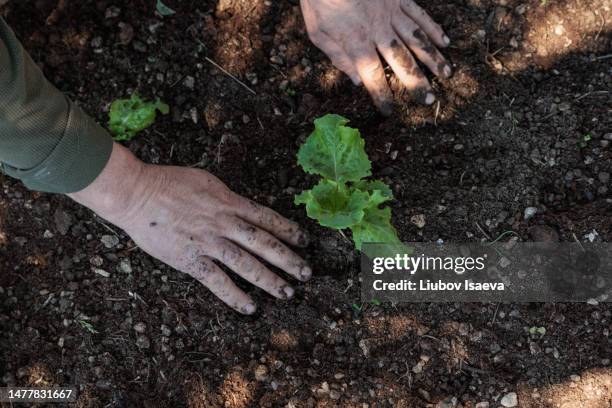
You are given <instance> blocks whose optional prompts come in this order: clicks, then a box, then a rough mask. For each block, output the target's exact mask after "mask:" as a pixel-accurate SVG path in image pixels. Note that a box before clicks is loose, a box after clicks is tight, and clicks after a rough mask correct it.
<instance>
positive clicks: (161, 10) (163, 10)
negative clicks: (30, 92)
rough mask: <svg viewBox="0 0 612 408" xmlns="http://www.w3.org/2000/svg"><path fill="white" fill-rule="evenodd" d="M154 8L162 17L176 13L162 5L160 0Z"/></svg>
mask: <svg viewBox="0 0 612 408" xmlns="http://www.w3.org/2000/svg"><path fill="white" fill-rule="evenodd" d="M155 8H156V9H157V12H158V13H159V14H161V15H162V16H164V17H166V16H171V15H173V14H176V11H174V10H172V9H171V8H170V7H168V6H166V5H165V4H164V3H162V1H161V0H157V5H156V6H155Z"/></svg>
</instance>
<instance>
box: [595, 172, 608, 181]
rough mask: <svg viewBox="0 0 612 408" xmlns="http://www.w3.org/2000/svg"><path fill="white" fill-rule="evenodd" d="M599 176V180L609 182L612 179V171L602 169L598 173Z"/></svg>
mask: <svg viewBox="0 0 612 408" xmlns="http://www.w3.org/2000/svg"><path fill="white" fill-rule="evenodd" d="M597 178H599V181H601V182H602V184H608V182H609V181H610V173H607V172H605V171H602V172H601V173H599V174H598V175H597Z"/></svg>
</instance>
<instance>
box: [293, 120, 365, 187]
mask: <svg viewBox="0 0 612 408" xmlns="http://www.w3.org/2000/svg"><path fill="white" fill-rule="evenodd" d="M314 123H315V130H314V131H313V132H312V133H311V134H310V136H308V138H307V139H306V142H304V144H303V145H302V147H301V148H300V150H299V152H298V164H299V165H300V166H302V168H303V169H304V171H305V172H307V173H310V174H318V175H320V176H322V177H324V178H326V179H329V180H333V181H335V182H336V183H339V184H342V183H345V182H347V181H359V180H361V179H362V178H364V177H367V176H369V175H371V174H372V173H371V168H372V165H371V163H370V161H369V160H368V156H367V154H366V152H365V149H364V145H365V142H364V140H363V139H362V138H361V135H360V134H359V130H357V129H353V128H350V127H347V126H344V125H345V124H346V123H348V120H347V119H345V118H343V117H342V116H340V115H325V116H323V117H321V118H318V119H315V121H314Z"/></svg>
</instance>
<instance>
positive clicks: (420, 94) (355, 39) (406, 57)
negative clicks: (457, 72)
mask: <svg viewBox="0 0 612 408" xmlns="http://www.w3.org/2000/svg"><path fill="white" fill-rule="evenodd" d="M301 6H302V14H303V15H304V21H305V23H306V29H307V30H308V35H309V36H310V39H311V40H312V42H313V43H314V44H315V45H316V46H317V47H319V48H320V49H321V50H323V52H325V53H326V54H327V55H328V56H329V57H330V59H331V61H332V63H333V64H334V65H335V66H336V67H337V68H338V69H340V70H342V71H343V72H344V73H346V74H347V75H348V76H349V77H350V78H351V79H352V81H353V82H354V83H355V84H356V85H357V84H360V83H362V82H363V84H364V85H365V87H366V88H367V90H368V92H369V93H370V95H372V98H373V99H374V103H375V104H376V106H377V107H378V108H379V110H380V111H381V113H383V114H384V115H387V116H388V115H391V113H392V112H393V103H392V95H391V91H390V89H389V86H388V85H387V81H386V79H385V72H384V70H383V66H382V63H381V61H380V58H379V56H378V53H377V52H376V51H377V50H378V51H379V52H380V54H381V55H382V56H383V58H384V59H385V60H386V61H387V63H388V64H389V65H390V66H391V68H392V69H393V72H395V74H396V75H397V77H398V78H399V80H400V81H401V82H402V84H403V85H404V86H405V87H406V88H407V89H408V91H409V92H411V93H412V95H413V97H414V99H416V100H417V101H418V102H420V103H423V104H427V105H430V104H432V103H433V102H434V100H435V96H434V94H433V92H432V89H431V85H430V84H429V82H428V81H427V78H425V76H424V75H423V73H422V72H421V70H420V69H419V67H418V66H417V64H416V62H415V60H414V58H413V55H412V54H413V53H414V55H415V56H416V57H417V58H418V59H419V60H421V62H423V63H424V64H425V65H426V66H427V67H428V68H429V69H430V70H431V71H432V72H433V73H434V74H435V75H437V76H441V77H449V76H450V75H451V73H452V69H451V67H450V65H449V64H448V62H447V61H446V59H445V58H444V57H443V56H442V54H440V52H439V51H438V48H436V47H446V46H448V45H449V43H450V40H449V38H448V37H447V36H446V35H445V34H444V31H443V30H442V28H440V26H439V25H438V24H436V23H435V22H434V21H433V20H432V19H431V17H429V15H428V14H427V13H426V12H425V11H424V10H423V9H422V8H421V7H419V6H418V5H417V4H416V3H415V2H414V1H413V0H301ZM411 51H412V53H411Z"/></svg>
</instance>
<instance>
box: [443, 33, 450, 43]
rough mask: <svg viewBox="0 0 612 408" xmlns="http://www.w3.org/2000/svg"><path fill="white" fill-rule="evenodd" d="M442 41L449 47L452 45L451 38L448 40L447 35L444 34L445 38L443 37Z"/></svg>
mask: <svg viewBox="0 0 612 408" xmlns="http://www.w3.org/2000/svg"><path fill="white" fill-rule="evenodd" d="M442 41H444V44H445V45H449V44H450V38H448V36H447V35H446V34H444V37H442Z"/></svg>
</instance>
